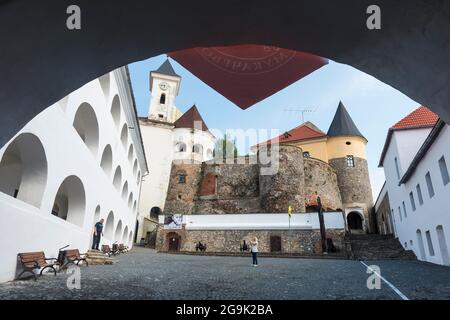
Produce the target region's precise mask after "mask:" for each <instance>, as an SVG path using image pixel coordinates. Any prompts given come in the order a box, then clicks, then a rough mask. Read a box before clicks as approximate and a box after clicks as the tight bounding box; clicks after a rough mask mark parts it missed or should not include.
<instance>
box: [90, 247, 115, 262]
mask: <svg viewBox="0 0 450 320" xmlns="http://www.w3.org/2000/svg"><path fill="white" fill-rule="evenodd" d="M86 260H87V262H88V263H89V265H100V264H114V263H116V262H117V260H115V259H113V258H110V257H108V256H107V255H106V254H104V253H103V252H101V251H99V250H88V252H87V257H86Z"/></svg>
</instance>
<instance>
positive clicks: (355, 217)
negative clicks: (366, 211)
mask: <svg viewBox="0 0 450 320" xmlns="http://www.w3.org/2000/svg"><path fill="white" fill-rule="evenodd" d="M347 225H348V228H349V229H350V230H363V218H362V217H361V214H360V213H359V212H356V211H352V212H350V213H349V214H348V215H347Z"/></svg>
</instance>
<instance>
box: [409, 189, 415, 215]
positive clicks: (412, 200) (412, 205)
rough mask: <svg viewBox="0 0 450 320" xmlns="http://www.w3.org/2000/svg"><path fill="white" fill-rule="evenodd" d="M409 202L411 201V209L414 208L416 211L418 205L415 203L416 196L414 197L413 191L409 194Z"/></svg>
mask: <svg viewBox="0 0 450 320" xmlns="http://www.w3.org/2000/svg"><path fill="white" fill-rule="evenodd" d="M409 200H410V201H411V207H412V209H413V211H416V203H415V201H414V195H413V193H412V191H411V192H410V193H409Z"/></svg>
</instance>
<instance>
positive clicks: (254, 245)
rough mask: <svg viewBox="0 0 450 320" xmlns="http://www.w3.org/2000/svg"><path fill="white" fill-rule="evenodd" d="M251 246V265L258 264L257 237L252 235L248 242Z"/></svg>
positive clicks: (255, 265)
mask: <svg viewBox="0 0 450 320" xmlns="http://www.w3.org/2000/svg"><path fill="white" fill-rule="evenodd" d="M250 244H251V246H252V249H251V250H252V258H253V266H254V267H257V266H258V238H257V237H253V240H252V241H251V242H250Z"/></svg>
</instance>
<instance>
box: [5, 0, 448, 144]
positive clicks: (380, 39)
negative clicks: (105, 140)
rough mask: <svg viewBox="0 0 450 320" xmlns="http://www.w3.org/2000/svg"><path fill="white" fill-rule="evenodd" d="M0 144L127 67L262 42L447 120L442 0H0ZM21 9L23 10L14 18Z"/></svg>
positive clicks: (445, 13)
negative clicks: (71, 23)
mask: <svg viewBox="0 0 450 320" xmlns="http://www.w3.org/2000/svg"><path fill="white" fill-rule="evenodd" d="M0 3H1V4H0V33H1V39H2V42H3V43H2V50H1V51H0V70H1V75H2V77H1V79H0V85H1V90H0V106H1V110H2V117H0V146H2V145H3V144H4V143H5V142H7V141H8V140H9V139H10V138H11V137H12V136H13V135H14V134H15V133H16V132H17V131H18V130H20V128H22V127H23V126H24V125H25V124H26V123H27V122H28V121H30V120H31V119H32V118H33V117H34V116H35V115H37V114H38V113H39V112H41V111H42V110H43V109H44V108H46V107H47V106H49V105H51V104H52V103H54V102H56V101H58V100H59V99H61V98H62V97H64V96H66V95H67V94H69V93H70V92H72V91H74V90H75V89H77V88H79V87H80V86H82V85H83V84H85V83H87V82H89V81H90V80H93V79H95V78H97V77H99V76H101V75H103V74H105V73H106V72H108V71H111V70H113V69H115V68H117V67H120V66H123V65H126V64H128V63H131V62H134V61H138V60H142V59H146V58H149V57H152V56H155V55H158V54H161V53H166V52H170V51H174V50H179V49H185V48H191V47H195V46H217V45H231V44H243V43H250V44H266V45H274V46H278V47H282V48H288V49H294V50H299V51H305V52H310V53H314V54H317V55H320V56H323V57H326V58H329V59H332V60H334V61H337V62H340V63H345V64H348V65H351V66H353V67H355V68H357V69H359V70H361V71H364V72H366V73H368V74H371V75H373V76H374V77H376V78H378V79H379V80H381V81H383V82H385V83H387V84H389V85H391V86H393V87H395V88H397V89H399V90H400V91H401V92H403V93H405V94H406V95H408V96H410V97H411V98H413V99H415V100H416V101H418V102H419V103H422V104H425V105H428V106H429V107H430V108H431V109H432V110H433V111H435V112H437V113H438V114H439V115H440V116H441V117H442V118H443V119H444V120H445V121H446V122H447V123H450V105H449V104H448V101H450V90H449V83H450V70H449V69H450V68H448V54H449V51H450V19H449V15H450V2H449V1H446V0H437V1H423V0H403V1H392V0H378V1H377V2H376V4H377V5H378V6H380V8H381V13H382V29H381V30H376V31H370V30H368V29H367V28H366V19H367V14H366V9H367V7H368V6H369V5H371V4H373V1H371V0H370V1H369V0H347V1H345V5H344V3H343V2H342V1H334V0H315V1H311V0H308V1H306V0H304V1H291V0H280V1H273V0H247V1H242V0H229V1H222V2H217V1H209V0H198V1H181V0H180V1H177V0H174V1H157V2H155V1H140V0H129V1H127V2H126V3H124V2H121V1H107V0H96V1H92V0H78V1H76V4H77V5H79V6H80V8H81V14H82V29H81V30H78V31H69V30H68V29H67V28H66V18H67V14H66V9H67V7H68V6H69V5H71V4H73V1H69V0H42V1H26V0H14V1H11V0H9V1H8V0H4V1H0ZM24 13H30V14H24Z"/></svg>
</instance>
